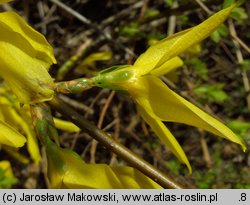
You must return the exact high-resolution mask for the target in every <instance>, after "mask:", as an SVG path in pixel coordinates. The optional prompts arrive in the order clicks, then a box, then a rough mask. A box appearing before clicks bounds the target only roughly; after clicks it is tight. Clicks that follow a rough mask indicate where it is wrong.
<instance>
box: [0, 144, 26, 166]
mask: <svg viewBox="0 0 250 205" xmlns="http://www.w3.org/2000/svg"><path fill="white" fill-rule="evenodd" d="M2 149H3V150H4V151H5V152H6V153H8V155H10V156H11V157H12V158H14V159H15V160H17V161H18V162H21V163H22V164H29V163H30V160H29V158H28V157H26V156H25V155H23V154H21V153H20V150H19V149H18V148H15V147H9V146H7V145H3V146H2Z"/></svg>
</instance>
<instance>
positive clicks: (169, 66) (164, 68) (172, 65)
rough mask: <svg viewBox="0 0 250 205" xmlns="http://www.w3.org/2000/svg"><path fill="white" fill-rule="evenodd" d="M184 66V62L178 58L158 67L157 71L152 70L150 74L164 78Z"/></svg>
mask: <svg viewBox="0 0 250 205" xmlns="http://www.w3.org/2000/svg"><path fill="white" fill-rule="evenodd" d="M182 65H183V61H182V60H181V58H179V57H178V56H176V57H174V58H172V59H170V60H168V61H166V62H165V63H163V64H162V65H161V66H160V67H157V68H156V69H154V70H152V71H151V72H150V74H152V75H154V76H162V75H165V74H167V73H169V72H171V71H173V70H175V69H176V68H178V67H181V66H182Z"/></svg>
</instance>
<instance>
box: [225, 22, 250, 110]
mask: <svg viewBox="0 0 250 205" xmlns="http://www.w3.org/2000/svg"><path fill="white" fill-rule="evenodd" d="M229 32H230V34H231V36H237V33H236V30H235V27H234V24H233V21H232V20H230V19H229ZM233 43H234V45H235V47H236V57H237V60H238V63H240V64H242V63H243V61H244V59H243V55H242V52H241V50H240V44H239V43H238V41H236V40H233ZM242 81H243V84H244V88H245V91H246V93H247V96H246V101H247V107H248V110H250V94H249V93H250V84H249V79H248V77H247V73H246V71H245V70H243V71H242Z"/></svg>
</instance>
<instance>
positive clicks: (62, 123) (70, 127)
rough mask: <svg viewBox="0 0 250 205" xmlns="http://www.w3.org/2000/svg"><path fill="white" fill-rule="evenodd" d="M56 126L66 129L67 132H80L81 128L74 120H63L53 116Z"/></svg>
mask: <svg viewBox="0 0 250 205" xmlns="http://www.w3.org/2000/svg"><path fill="white" fill-rule="evenodd" d="M53 120H54V123H55V126H56V128H57V129H60V130H64V131H67V132H79V131H80V128H79V127H77V126H76V125H74V124H73V123H72V122H69V121H65V120H61V119H58V118H55V117H54V118H53Z"/></svg>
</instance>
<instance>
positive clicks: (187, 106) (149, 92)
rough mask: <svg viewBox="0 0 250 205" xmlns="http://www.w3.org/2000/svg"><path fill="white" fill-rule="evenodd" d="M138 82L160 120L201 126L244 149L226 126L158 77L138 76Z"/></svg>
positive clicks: (239, 140) (238, 139) (242, 144)
mask: <svg viewBox="0 0 250 205" xmlns="http://www.w3.org/2000/svg"><path fill="white" fill-rule="evenodd" d="M138 83H139V84H141V85H144V86H143V89H141V95H143V96H144V97H145V98H147V99H148V100H149V102H150V106H151V109H152V110H153V112H154V113H155V115H156V116H157V117H159V118H160V119H161V120H164V121H170V122H179V123H185V124H188V125H192V126H195V127H198V128H202V129H204V130H207V131H209V132H211V133H213V134H215V135H218V136H220V137H223V138H225V139H228V140H231V141H233V142H235V143H237V144H240V145H241V146H242V149H243V150H244V151H245V150H246V146H245V145H244V143H243V142H242V141H241V139H240V138H239V137H238V136H236V135H235V134H234V133H233V132H232V131H231V130H230V129H229V128H228V127H226V126H225V125H224V124H222V123H221V122H219V121H218V120H216V119H215V118H213V117H211V116H210V115H208V114H207V113H205V112H204V111H202V110H201V109H199V108H198V107H196V106H195V105H193V104H192V103H190V102H188V101H187V100H185V99H184V98H182V97H181V96H179V95H178V94H176V93H175V92H173V91H172V90H170V89H169V88H168V87H167V85H165V84H164V83H163V82H162V81H161V80H160V79H158V78H156V77H154V76H145V77H142V78H140V79H139V82H138Z"/></svg>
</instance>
